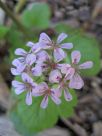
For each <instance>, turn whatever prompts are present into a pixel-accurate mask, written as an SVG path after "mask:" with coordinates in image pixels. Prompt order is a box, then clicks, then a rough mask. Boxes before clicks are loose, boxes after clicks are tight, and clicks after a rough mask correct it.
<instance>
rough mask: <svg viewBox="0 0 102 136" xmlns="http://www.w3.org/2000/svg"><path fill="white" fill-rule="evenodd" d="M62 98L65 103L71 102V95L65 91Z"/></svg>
mask: <svg viewBox="0 0 102 136" xmlns="http://www.w3.org/2000/svg"><path fill="white" fill-rule="evenodd" d="M64 97H65V100H66V101H71V100H72V95H71V94H70V93H69V92H68V91H67V90H66V89H65V90H64Z"/></svg>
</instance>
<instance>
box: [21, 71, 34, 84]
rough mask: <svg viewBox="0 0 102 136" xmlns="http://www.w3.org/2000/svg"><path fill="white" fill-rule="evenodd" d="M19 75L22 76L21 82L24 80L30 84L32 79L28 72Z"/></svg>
mask: <svg viewBox="0 0 102 136" xmlns="http://www.w3.org/2000/svg"><path fill="white" fill-rule="evenodd" d="M21 76H22V80H23V82H25V83H30V84H32V83H33V79H32V78H31V77H30V76H29V75H28V74H26V73H22V75H21Z"/></svg>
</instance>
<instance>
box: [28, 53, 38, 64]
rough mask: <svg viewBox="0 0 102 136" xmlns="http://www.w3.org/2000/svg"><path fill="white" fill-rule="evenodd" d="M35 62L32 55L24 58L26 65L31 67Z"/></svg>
mask: <svg viewBox="0 0 102 136" xmlns="http://www.w3.org/2000/svg"><path fill="white" fill-rule="evenodd" d="M35 61H36V56H35V55H34V54H28V55H27V57H26V64H28V65H32V64H33V63H34V62H35Z"/></svg>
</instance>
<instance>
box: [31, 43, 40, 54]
mask: <svg viewBox="0 0 102 136" xmlns="http://www.w3.org/2000/svg"><path fill="white" fill-rule="evenodd" d="M40 50H41V46H40V44H39V43H35V44H34V45H33V46H32V52H33V53H37V52H39V51H40Z"/></svg>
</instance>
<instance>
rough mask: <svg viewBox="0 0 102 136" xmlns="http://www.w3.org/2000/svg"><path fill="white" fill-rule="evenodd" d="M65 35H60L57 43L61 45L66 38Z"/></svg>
mask: <svg viewBox="0 0 102 136" xmlns="http://www.w3.org/2000/svg"><path fill="white" fill-rule="evenodd" d="M67 36H68V35H67V34H65V33H61V34H60V35H59V36H58V38H57V43H61V42H62V41H63V40H64V39H65V38H67Z"/></svg>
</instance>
